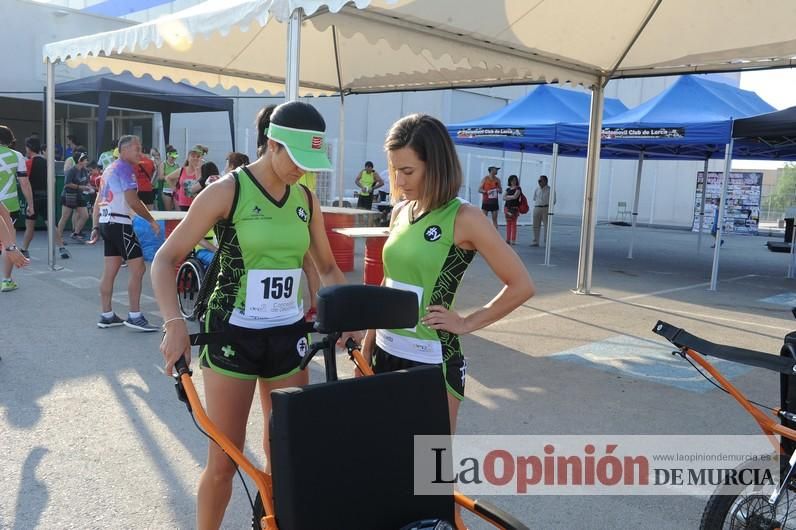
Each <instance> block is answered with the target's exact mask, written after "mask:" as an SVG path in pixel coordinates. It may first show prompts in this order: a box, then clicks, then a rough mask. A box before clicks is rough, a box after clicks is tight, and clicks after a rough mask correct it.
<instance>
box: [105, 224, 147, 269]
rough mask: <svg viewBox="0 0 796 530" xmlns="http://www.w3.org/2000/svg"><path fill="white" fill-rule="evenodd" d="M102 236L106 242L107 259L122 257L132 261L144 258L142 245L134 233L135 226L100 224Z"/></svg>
mask: <svg viewBox="0 0 796 530" xmlns="http://www.w3.org/2000/svg"><path fill="white" fill-rule="evenodd" d="M99 227H100V235H102V239H104V240H105V257H106V258H109V257H113V256H121V257H122V259H125V260H131V259H135V258H141V257H143V256H144V254H143V252H141V243H139V242H138V238H137V237H136V235H135V232H134V231H133V225H128V224H123V223H100V225H99Z"/></svg>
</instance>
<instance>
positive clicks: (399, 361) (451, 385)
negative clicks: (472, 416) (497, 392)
mask: <svg viewBox="0 0 796 530" xmlns="http://www.w3.org/2000/svg"><path fill="white" fill-rule="evenodd" d="M371 362H372V365H373V371H374V372H375V373H377V374H383V373H386V372H395V371H396V370H408V369H409V368H416V367H418V366H428V365H427V364H426V363H419V362H417V361H410V360H409V359H404V358H403V357H397V356H395V355H392V354H390V353H387V352H386V351H384V350H382V349H381V348H379V347H378V346H376V349H375V350H374V351H373V358H372V360H371ZM442 373H443V375H444V376H445V387H446V388H447V389H448V393H449V394H450V395H452V396H453V397H455V398H456V399H458V400H459V401H462V400H463V399H464V380H465V379H466V377H467V360H465V358H464V356H463V355H456V356H454V357H453V358H452V359H449V360H447V361H443V362H442Z"/></svg>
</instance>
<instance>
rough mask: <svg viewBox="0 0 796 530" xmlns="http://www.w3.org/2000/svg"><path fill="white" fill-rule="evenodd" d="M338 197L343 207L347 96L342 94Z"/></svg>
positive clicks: (338, 146)
mask: <svg viewBox="0 0 796 530" xmlns="http://www.w3.org/2000/svg"><path fill="white" fill-rule="evenodd" d="M337 137H338V140H337V144H338V145H337V196H338V198H339V199H340V202H338V203H337V204H338V206H343V196H344V195H345V192H344V191H343V186H344V184H343V171H344V168H345V159H344V158H345V96H343V93H342V92H340V132H339V134H338V135H337Z"/></svg>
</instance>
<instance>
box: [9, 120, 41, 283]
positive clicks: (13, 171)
mask: <svg viewBox="0 0 796 530" xmlns="http://www.w3.org/2000/svg"><path fill="white" fill-rule="evenodd" d="M15 141H16V139H15V138H14V133H13V132H12V131H11V129H9V128H8V127H6V126H5V125H0V202H2V204H3V206H5V208H6V209H7V210H8V212H9V214H10V215H9V219H10V220H11V225H12V228H13V224H14V221H16V217H17V216H19V215H20V204H19V195H18V192H17V190H18V189H21V190H22V194H23V195H24V197H25V201H26V202H27V208H26V211H25V213H26V215H32V214H33V212H34V207H35V206H34V200H33V192H32V190H31V186H30V181H29V180H28V176H27V167H26V165H25V157H23V156H22V153H19V152H17V151H15V150H13V149H11V145H13V144H14V142H15ZM18 187H19V188H18ZM12 244H13V243H12ZM20 253H22V254H23V255H24V256H25V258H27V257H28V256H27V255H25V253H24V252H21V250H20ZM16 261H17V260H16V259H15V257H14V256H13V251H10V250H9V249H6V252H3V278H2V281H0V292H8V291H13V290H14V289H17V288H18V287H19V286H18V285H17V284H16V282H15V281H14V280H13V278H12V277H11V271H12V270H13V268H14V265H15V263H16Z"/></svg>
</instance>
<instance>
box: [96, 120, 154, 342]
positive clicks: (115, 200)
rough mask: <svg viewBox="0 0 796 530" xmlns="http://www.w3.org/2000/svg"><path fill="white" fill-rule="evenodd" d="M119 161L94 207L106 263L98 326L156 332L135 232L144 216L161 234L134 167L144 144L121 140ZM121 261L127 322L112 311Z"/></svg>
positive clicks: (127, 138) (104, 181)
mask: <svg viewBox="0 0 796 530" xmlns="http://www.w3.org/2000/svg"><path fill="white" fill-rule="evenodd" d="M118 149H119V159H118V160H116V161H115V162H113V163H112V164H111V165H110V166H109V167H108V168H106V169H105V171H104V172H103V173H102V186H101V187H100V192H99V196H98V197H97V206H96V207H95V208H94V228H92V230H91V240H90V241H89V243H91V244H94V243H96V242H97V241H98V240H99V235H100V231H101V232H102V239H103V240H104V241H105V264H104V268H103V272H102V279H101V280H100V299H101V303H102V314H101V315H100V319H99V322H97V327H99V328H112V327H117V326H121V325H125V326H127V327H129V328H133V329H137V330H139V331H157V329H158V328H157V327H155V326H151V325H150V324H149V322H148V321H147V319H146V317H144V315H143V314H142V313H141V281H142V280H143V277H144V272H146V265H145V264H144V256H143V253H142V252H141V244H140V243H139V242H138V238H137V237H136V235H135V232H134V231H133V224H132V223H133V221H132V214H133V213H135V214H137V215H140V216H141V217H143V218H144V219H145V220H146V221H147V222H148V223H149V225H150V226H151V227H152V231H153V232H154V233H155V235H158V234H159V233H160V225H159V224H158V223H157V222H156V221H155V220H154V219H153V218H152V214H150V213H149V210H147V207H146V206H145V205H144V203H142V202H141V199H139V198H138V189H137V187H136V177H135V164H137V163H138V162H139V160H140V159H141V141H140V140H139V139H138V137H137V136H132V135H128V136H122V137H121V138H119V147H118ZM122 261H126V262H127V265H128V271H129V281H128V284H127V293H128V297H129V304H130V306H129V307H130V311H129V313H128V315H127V320H122V319H121V318H119V317H118V316H117V315H116V313H114V312H113V307H112V305H111V300H112V298H113V284H114V281H115V280H116V275H117V274H118V272H119V268H120V267H121V266H122Z"/></svg>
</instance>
